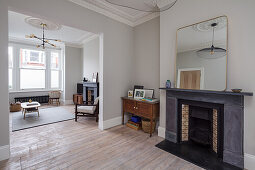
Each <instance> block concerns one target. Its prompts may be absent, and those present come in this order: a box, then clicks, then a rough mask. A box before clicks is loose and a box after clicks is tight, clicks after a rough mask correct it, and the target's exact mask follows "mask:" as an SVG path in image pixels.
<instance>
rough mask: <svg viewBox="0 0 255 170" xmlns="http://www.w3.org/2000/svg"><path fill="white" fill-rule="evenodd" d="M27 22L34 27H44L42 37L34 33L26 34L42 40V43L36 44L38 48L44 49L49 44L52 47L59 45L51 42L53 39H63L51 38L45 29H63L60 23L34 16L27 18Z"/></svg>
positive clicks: (28, 36)
mask: <svg viewBox="0 0 255 170" xmlns="http://www.w3.org/2000/svg"><path fill="white" fill-rule="evenodd" d="M25 22H26V23H28V24H29V25H31V26H33V27H36V28H41V29H42V37H39V36H36V35H34V34H30V35H26V36H25V37H26V38H33V39H36V40H39V41H41V44H39V45H36V47H37V48H39V47H42V48H43V49H45V47H46V45H48V46H50V47H57V46H56V45H55V44H53V43H51V42H52V41H54V42H61V40H58V39H51V38H46V37H45V30H59V29H61V26H60V25H58V24H55V23H53V22H49V21H46V20H42V19H39V18H33V17H28V18H26V19H25Z"/></svg>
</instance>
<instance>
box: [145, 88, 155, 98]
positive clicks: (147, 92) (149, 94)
mask: <svg viewBox="0 0 255 170" xmlns="http://www.w3.org/2000/svg"><path fill="white" fill-rule="evenodd" d="M144 90H145V97H144V98H149V99H152V98H154V89H144Z"/></svg>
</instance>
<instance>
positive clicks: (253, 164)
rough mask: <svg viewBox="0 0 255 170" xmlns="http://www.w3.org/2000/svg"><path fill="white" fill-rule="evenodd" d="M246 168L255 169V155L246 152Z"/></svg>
mask: <svg viewBox="0 0 255 170" xmlns="http://www.w3.org/2000/svg"><path fill="white" fill-rule="evenodd" d="M244 168H245V169H248V170H253V169H255V156H254V155H250V154H248V153H244Z"/></svg>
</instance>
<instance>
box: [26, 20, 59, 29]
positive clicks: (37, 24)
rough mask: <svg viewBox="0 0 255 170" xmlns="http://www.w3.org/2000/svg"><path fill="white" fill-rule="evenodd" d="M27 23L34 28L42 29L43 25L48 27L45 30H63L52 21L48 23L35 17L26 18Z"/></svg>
mask: <svg viewBox="0 0 255 170" xmlns="http://www.w3.org/2000/svg"><path fill="white" fill-rule="evenodd" d="M25 22H26V23H27V24H29V25H31V26H33V27H36V28H39V29H41V28H42V25H41V24H42V23H44V24H46V25H47V27H45V30H52V31H54V30H60V29H61V25H59V24H57V23H54V22H51V21H47V20H44V19H40V18H34V17H27V18H25Z"/></svg>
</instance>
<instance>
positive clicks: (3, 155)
mask: <svg viewBox="0 0 255 170" xmlns="http://www.w3.org/2000/svg"><path fill="white" fill-rule="evenodd" d="M8 158H10V146H9V145H5V146H1V147H0V161H2V160H5V159H8Z"/></svg>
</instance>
